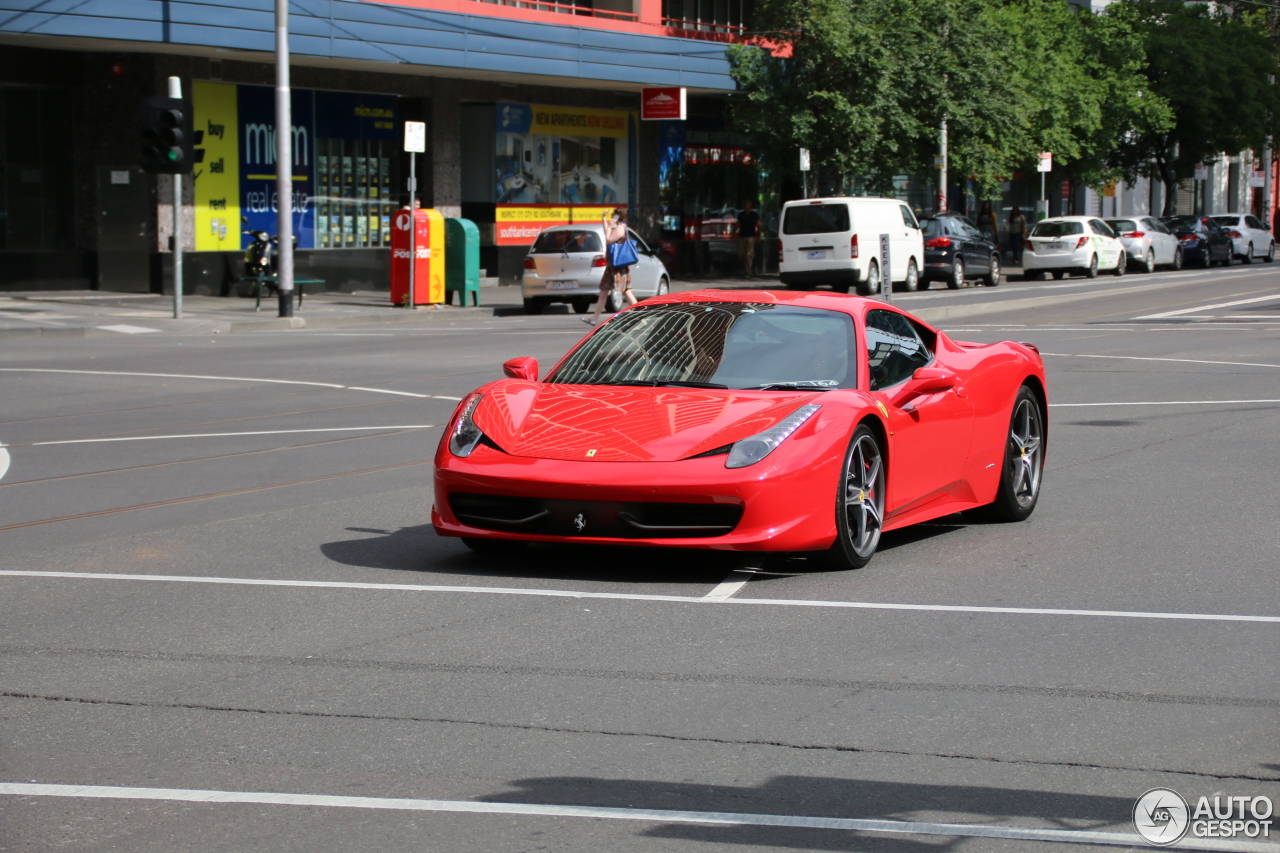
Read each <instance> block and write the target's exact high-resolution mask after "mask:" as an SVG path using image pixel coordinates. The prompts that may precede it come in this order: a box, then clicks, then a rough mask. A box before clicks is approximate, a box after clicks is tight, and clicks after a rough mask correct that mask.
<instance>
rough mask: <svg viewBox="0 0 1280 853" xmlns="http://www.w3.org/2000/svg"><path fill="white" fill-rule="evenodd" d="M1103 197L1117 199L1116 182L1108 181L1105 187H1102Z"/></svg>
mask: <svg viewBox="0 0 1280 853" xmlns="http://www.w3.org/2000/svg"><path fill="white" fill-rule="evenodd" d="M1102 197H1103V198H1115V197H1116V182H1115V181H1107V182H1106V183H1105V184H1103V185H1102Z"/></svg>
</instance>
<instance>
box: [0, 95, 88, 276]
mask: <svg viewBox="0 0 1280 853" xmlns="http://www.w3.org/2000/svg"><path fill="white" fill-rule="evenodd" d="M70 99H71V98H70V95H69V94H68V93H67V92H64V91H61V90H57V89H42V88H34V87H25V86H24V87H16V86H0V251H4V250H8V251H25V252H32V251H35V252H40V251H66V250H70V249H73V248H74V247H75V199H74V196H73V188H72V176H73V174H74V162H73V157H74V151H73V149H72V143H71V133H72V128H71V117H70V115H71V113H70V110H68V109H67V104H68V103H69V102H70Z"/></svg>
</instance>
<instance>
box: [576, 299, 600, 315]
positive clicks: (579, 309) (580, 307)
mask: <svg viewBox="0 0 1280 853" xmlns="http://www.w3.org/2000/svg"><path fill="white" fill-rule="evenodd" d="M570 304H571V305H573V313H575V314H585V313H587V312H588V311H590V310H591V307H592V306H593V305H594V304H595V303H594V302H588V301H587V300H585V299H575V300H573V302H572V303H570Z"/></svg>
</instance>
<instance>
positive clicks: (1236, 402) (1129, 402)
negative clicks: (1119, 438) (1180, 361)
mask: <svg viewBox="0 0 1280 853" xmlns="http://www.w3.org/2000/svg"><path fill="white" fill-rule="evenodd" d="M1254 403H1258V404H1261V403H1280V400H1127V401H1121V402H1117V403H1050V404H1049V408H1051V409H1054V408H1059V407H1060V408H1064V409H1082V408H1089V407H1093V406H1235V405H1245V404H1254Z"/></svg>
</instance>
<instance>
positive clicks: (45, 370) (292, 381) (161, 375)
mask: <svg viewBox="0 0 1280 853" xmlns="http://www.w3.org/2000/svg"><path fill="white" fill-rule="evenodd" d="M0 371H3V372H5V373H70V374H76V375H84V376H146V377H151V378H155V379H214V380H218V381H221V382H266V383H269V384H272V385H308V386H311V387H314V388H337V389H339V390H343V391H369V392H372V393H374V394H395V395H396V396H399V397H418V398H421V399H424V400H430V399H438V400H460V399H462V398H461V397H447V396H445V395H443V394H415V393H413V392H412V391H392V390H391V389H390V388H366V387H364V386H362V385H336V384H334V383H333V382H302V381H300V380H297V379H255V378H252V377H248V376H201V375H196V374H186V373H129V372H125V371H120V370H57V369H54V368H50V367H0Z"/></svg>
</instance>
